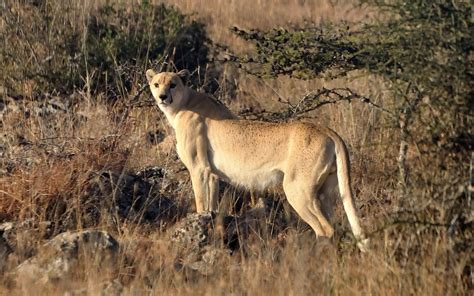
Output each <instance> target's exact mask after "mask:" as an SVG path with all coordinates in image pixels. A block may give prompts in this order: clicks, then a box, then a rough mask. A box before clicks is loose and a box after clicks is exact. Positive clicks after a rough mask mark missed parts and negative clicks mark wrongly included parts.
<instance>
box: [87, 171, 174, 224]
mask: <svg viewBox="0 0 474 296" xmlns="http://www.w3.org/2000/svg"><path fill="white" fill-rule="evenodd" d="M163 175H164V170H163V169H162V168H159V167H149V168H145V169H143V170H141V171H138V172H136V173H133V172H132V173H128V174H121V175H119V174H116V173H113V172H111V171H103V172H98V173H94V174H93V176H91V178H90V180H89V181H88V185H87V187H86V189H85V190H84V193H83V194H84V196H85V199H94V200H97V201H98V202H101V203H106V205H103V206H101V207H99V208H109V209H114V210H116V211H117V214H118V215H119V216H120V217H121V218H126V219H129V220H132V221H134V222H140V221H143V220H144V221H150V222H154V223H161V222H163V223H165V222H168V221H169V220H171V219H173V218H174V216H175V215H174V213H175V206H176V205H175V203H174V202H173V201H172V200H171V199H169V198H167V197H165V196H164V195H162V194H161V192H160V189H161V183H162V179H163Z"/></svg>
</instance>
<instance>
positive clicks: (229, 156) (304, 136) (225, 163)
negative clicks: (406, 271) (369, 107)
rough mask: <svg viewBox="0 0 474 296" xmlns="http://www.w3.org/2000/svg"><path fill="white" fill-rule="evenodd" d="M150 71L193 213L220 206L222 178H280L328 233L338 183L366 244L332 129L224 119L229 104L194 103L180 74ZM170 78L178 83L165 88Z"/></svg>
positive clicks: (266, 182)
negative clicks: (191, 191)
mask: <svg viewBox="0 0 474 296" xmlns="http://www.w3.org/2000/svg"><path fill="white" fill-rule="evenodd" d="M152 74H154V73H153V72H150V70H148V71H147V77H148V80H149V84H150V88H151V91H152V93H153V96H154V97H155V99H156V100H157V102H158V106H159V107H160V109H161V110H162V111H163V112H164V113H165V115H166V117H167V118H168V120H169V122H170V123H171V125H172V126H173V128H174V130H175V132H176V140H177V152H178V155H179V157H180V159H181V160H182V161H183V163H184V165H185V166H186V167H187V168H188V170H189V172H190V175H191V181H192V185H193V189H194V194H195V198H196V208H197V211H198V212H201V211H216V210H217V195H218V180H219V179H223V180H226V181H227V182H230V183H233V184H235V185H239V186H243V187H245V188H248V189H260V190H262V189H265V188H267V187H271V186H275V185H278V184H282V185H283V189H284V191H285V195H286V197H287V199H288V202H289V203H290V204H291V205H292V206H293V208H294V209H295V210H296V212H297V213H298V214H299V215H300V216H301V218H302V219H303V220H304V221H306V222H307V223H308V224H309V225H310V226H311V227H312V228H313V230H314V231H315V233H316V235H317V236H323V237H331V236H332V235H333V233H334V229H333V227H332V225H331V223H330V220H331V218H332V217H331V215H332V207H333V199H332V193H333V191H334V188H335V186H337V185H339V191H340V194H341V197H342V201H343V205H344V209H345V211H346V214H347V217H348V219H349V223H350V225H351V228H352V231H353V233H354V235H355V237H356V238H357V240H358V246H359V248H360V249H361V250H366V247H367V243H368V240H367V239H365V237H364V234H363V232H362V229H361V227H360V225H359V220H358V218H357V214H356V209H355V206H354V201H353V196H352V190H351V187H350V174H349V157H348V153H347V149H346V146H345V144H344V142H343V141H342V139H341V138H340V137H339V136H338V135H337V134H336V133H335V132H334V131H332V130H330V129H328V128H324V127H319V126H315V125H312V124H309V123H298V122H295V123H279V124H274V123H264V122H254V121H245V120H236V119H226V118H228V117H231V116H230V115H228V114H227V111H225V110H227V109H225V110H224V111H222V108H221V107H219V106H218V105H214V104H210V103H203V104H202V105H201V101H197V100H196V101H194V100H195V97H192V96H190V95H189V94H192V93H195V92H193V91H191V90H190V89H189V88H187V87H185V86H184V84H183V83H182V81H181V79H180V78H179V76H180V75H179V73H178V74H174V73H160V74H154V75H152ZM171 84H173V85H175V87H174V88H173V89H171V90H170V88H169V86H170V85H171ZM166 94H168V95H166ZM160 95H161V96H162V97H161V98H160ZM170 95H172V96H173V98H174V99H173V100H172V102H171V101H170V100H169V96H170ZM202 102H206V100H204V101H202ZM189 106H194V107H193V108H190V107H189ZM197 106H201V107H200V108H198V107H197ZM221 112H222V113H221ZM219 114H221V116H219ZM232 117H233V116H232Z"/></svg>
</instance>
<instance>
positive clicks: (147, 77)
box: [145, 69, 156, 83]
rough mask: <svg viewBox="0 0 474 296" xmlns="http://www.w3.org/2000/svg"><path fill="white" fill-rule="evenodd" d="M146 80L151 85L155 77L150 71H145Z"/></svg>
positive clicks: (153, 72)
mask: <svg viewBox="0 0 474 296" xmlns="http://www.w3.org/2000/svg"><path fill="white" fill-rule="evenodd" d="M145 75H146V80H148V83H151V81H152V80H153V77H155V75H156V73H155V71H153V70H152V69H148V70H146V74H145Z"/></svg>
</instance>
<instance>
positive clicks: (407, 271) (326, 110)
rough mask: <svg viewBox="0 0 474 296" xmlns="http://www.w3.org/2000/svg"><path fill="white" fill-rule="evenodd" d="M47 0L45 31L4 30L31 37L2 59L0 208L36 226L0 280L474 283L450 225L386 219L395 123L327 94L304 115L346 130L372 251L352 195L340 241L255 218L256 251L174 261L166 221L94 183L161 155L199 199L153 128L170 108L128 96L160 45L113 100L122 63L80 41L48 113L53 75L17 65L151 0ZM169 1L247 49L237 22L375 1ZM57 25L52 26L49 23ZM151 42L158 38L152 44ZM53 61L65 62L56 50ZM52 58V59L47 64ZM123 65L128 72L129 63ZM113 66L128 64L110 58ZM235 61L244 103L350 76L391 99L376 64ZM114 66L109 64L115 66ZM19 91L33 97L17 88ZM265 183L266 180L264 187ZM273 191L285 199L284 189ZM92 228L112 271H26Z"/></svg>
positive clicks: (235, 290)
mask: <svg viewBox="0 0 474 296" xmlns="http://www.w3.org/2000/svg"><path fill="white" fill-rule="evenodd" d="M45 2H47V4H48V7H49V8H50V9H51V12H49V14H48V15H49V16H50V17H51V19H49V21H53V22H55V21H58V22H57V23H55V25H54V30H51V31H48V30H46V31H44V30H43V29H44V28H43V29H38V27H37V24H35V23H31V24H28V26H27V28H28V30H29V32H23V33H22V32H19V35H18V37H16V38H13V37H12V39H9V40H6V43H5V45H4V46H7V45H8V44H10V43H8V42H23V43H22V45H23V46H24V47H17V51H18V52H17V56H16V57H14V59H15V61H18V62H17V64H14V65H12V64H11V65H12V66H11V67H13V68H8V69H7V68H5V69H4V71H3V74H2V75H3V76H2V79H4V80H5V85H7V82H8V83H10V85H12V86H13V87H12V89H15V92H16V93H12V92H11V91H10V90H8V91H5V92H4V93H2V94H0V95H1V96H2V99H3V102H4V103H5V104H6V105H8V106H17V109H16V110H13V111H9V112H8V113H5V114H3V116H2V118H1V129H2V130H1V132H2V139H1V140H2V142H1V145H2V157H3V159H2V160H1V161H0V163H1V166H2V172H3V173H2V175H0V222H4V221H15V222H18V223H22V222H25V221H33V222H32V223H33V226H31V227H30V226H28V227H26V229H23V230H22V229H20V230H18V233H17V235H16V237H15V238H14V239H13V241H12V243H13V244H14V247H15V249H16V252H15V254H14V255H12V256H11V257H10V259H9V262H8V266H7V268H6V272H4V273H3V274H2V278H1V279H0V294H2V293H8V294H11V293H13V294H36V293H38V291H40V293H43V294H64V293H65V292H67V291H69V292H70V291H74V290H77V289H83V290H82V291H83V292H85V293H87V294H92V295H95V294H100V293H101V291H103V290H104V289H105V286H104V283H105V284H107V283H108V282H109V281H110V280H112V279H116V280H117V281H119V282H120V283H121V285H123V287H124V288H123V293H124V294H127V295H136V294H150V295H156V294H158V295H182V294H195V295H227V294H244V295H254V294H262V295H267V294H268V295H314V294H338V295H340V294H343V295H345V294H350V295H379V294H383V295H400V294H402V295H405V294H421V295H446V294H456V295H458V294H461V295H462V294H468V293H469V290H468V287H471V288H472V274H471V273H472V271H470V269H469V267H466V266H469V264H468V262H472V254H468V253H467V254H463V255H462V256H464V257H463V258H461V260H456V262H461V263H456V264H457V265H456V266H451V265H452V264H453V263H451V262H452V260H451V259H450V257H449V252H447V251H446V250H448V249H449V248H450V242H449V241H447V240H446V239H445V238H444V236H439V235H438V233H436V232H432V233H429V234H428V235H424V236H423V237H422V236H421V235H420V233H418V232H415V231H413V232H409V231H408V232H407V231H406V229H404V230H403V231H404V232H403V233H402V232H401V231H400V228H397V227H398V226H397V225H392V224H390V223H388V222H389V217H390V215H391V214H392V213H393V212H395V211H396V210H397V200H396V195H395V194H394V189H395V179H396V165H395V163H394V159H395V155H396V153H397V147H394V145H393V142H394V138H395V135H394V134H393V130H392V127H391V126H389V125H387V123H386V122H384V121H383V120H382V118H381V116H380V114H378V113H377V111H375V110H373V109H371V108H370V107H368V106H366V105H362V104H357V103H352V104H349V103H343V104H338V105H328V106H325V107H323V108H320V109H318V110H317V112H314V113H312V114H310V117H309V118H307V119H305V120H308V121H312V122H317V123H320V124H324V125H327V126H330V127H332V128H334V129H335V130H336V131H337V132H338V133H340V134H341V136H342V137H343V138H344V139H345V140H346V142H347V143H348V146H349V149H350V155H351V160H352V165H353V167H352V175H353V180H354V181H353V183H354V184H353V187H354V189H355V193H356V198H357V200H356V204H357V207H358V208H359V213H360V216H361V222H362V226H363V228H364V229H366V230H367V232H368V233H369V235H370V236H371V239H372V246H371V249H372V251H371V252H370V253H368V254H361V253H360V252H359V251H358V250H357V248H356V247H355V244H354V241H353V240H351V237H350V234H349V233H350V231H349V226H348V223H347V221H346V218H345V214H344V213H343V211H342V206H341V203H340V202H337V204H338V207H337V209H336V214H337V219H336V220H337V221H338V222H337V229H338V230H337V235H336V238H335V239H334V240H332V241H318V240H316V239H315V237H314V235H313V233H312V232H311V231H306V229H307V227H304V225H302V227H296V228H291V229H287V230H286V231H284V232H283V233H281V234H280V235H279V236H276V237H274V236H266V235H264V233H262V232H257V233H254V234H252V235H251V238H250V239H249V242H248V243H249V245H248V247H247V249H248V251H247V254H242V253H238V252H237V253H236V254H233V255H228V254H222V255H221V256H219V257H218V259H217V261H216V262H215V263H214V266H213V268H212V270H210V272H209V274H207V275H202V274H199V273H196V272H193V271H192V270H189V269H180V268H177V267H176V266H177V259H176V258H178V257H179V256H178V255H179V254H178V252H177V250H176V249H175V246H174V245H173V244H171V242H170V240H169V235H170V233H169V230H167V229H168V228H167V227H159V226H158V225H155V224H153V223H138V222H137V221H136V220H130V219H120V218H117V217H116V216H114V215H113V214H112V217H111V216H107V215H106V213H113V209H111V207H112V206H111V205H110V204H107V203H104V202H101V201H97V200H94V198H92V197H91V196H87V195H84V194H83V193H84V189H85V188H87V184H88V181H89V180H90V176H91V174H93V173H95V172H100V171H111V172H114V173H116V174H118V175H124V174H126V173H128V172H130V171H133V170H135V169H137V168H143V167H146V166H151V165H156V166H160V167H163V168H164V169H165V171H168V172H170V174H169V175H165V177H164V178H165V181H173V180H174V181H176V180H178V181H179V182H180V184H181V185H180V186H181V187H170V188H171V189H168V191H166V192H165V193H166V194H168V195H169V196H170V197H171V198H173V199H176V200H179V201H180V203H181V204H189V203H192V201H189V199H190V198H191V197H192V190H191V186H190V183H189V177H188V175H187V173H186V171H185V170H183V169H184V167H183V166H182V164H181V163H180V162H179V160H177V159H176V155H174V154H173V152H172V151H171V152H170V151H163V149H160V147H159V146H157V145H155V144H154V143H152V142H150V141H149V140H148V139H147V135H148V134H149V133H155V132H156V131H157V130H158V131H161V132H164V133H169V131H170V130H169V127H168V126H167V123H166V119H165V118H164V116H162V114H160V113H159V112H158V110H157V109H156V108H154V107H146V106H145V107H132V106H131V105H130V98H131V97H134V96H135V95H136V93H137V90H138V89H139V88H140V87H141V85H142V84H143V83H144V77H141V76H140V73H141V72H140V71H141V70H142V68H141V67H143V69H144V68H146V67H147V66H150V62H151V65H154V66H156V64H153V62H154V60H153V58H152V57H148V60H147V58H143V57H142V58H143V63H142V64H140V67H138V69H137V68H133V67H131V68H132V70H133V71H134V72H133V75H135V76H133V79H130V80H129V82H128V83H129V85H128V86H127V87H124V88H123V89H122V90H121V91H120V92H117V93H116V94H113V96H114V99H113V100H110V96H112V94H111V92H110V88H108V87H107V86H105V87H104V85H105V83H107V84H109V83H113V84H114V85H121V83H122V82H123V79H124V78H123V77H124V76H123V75H122V74H120V75H115V76H114V78H113V80H112V81H111V80H109V78H110V76H103V77H102V78H104V79H103V80H100V79H99V78H98V73H99V72H98V71H101V70H103V69H101V68H100V67H97V68H94V66H93V62H92V61H90V60H88V58H87V56H88V55H87V51H88V50H90V48H89V49H87V48H85V47H79V48H78V49H77V54H78V55H80V56H81V57H82V58H81V59H82V61H81V67H82V66H83V67H85V68H84V69H85V71H84V72H81V73H82V76H80V77H76V78H77V82H76V84H75V87H72V88H68V90H67V91H65V92H63V93H62V94H61V95H59V96H58V98H59V100H64V101H68V100H72V101H73V103H72V104H71V105H70V106H71V107H68V109H67V110H65V111H64V112H63V111H60V112H54V113H52V114H49V115H47V116H44V115H42V114H38V113H35V112H33V111H32V110H34V106H37V105H35V104H37V103H35V102H34V101H36V100H37V99H38V97H42V96H43V95H44V93H42V90H43V89H44V86H42V85H41V82H42V80H37V81H36V80H35V79H34V78H32V77H28V76H27V75H26V76H25V75H24V72H22V71H17V70H15V69H16V68H15V67H23V68H24V69H32V68H41V67H42V64H41V63H42V59H46V58H47V57H48V54H47V52H49V51H51V52H55V51H56V52H57V51H59V48H60V45H61V40H62V39H60V38H59V37H60V35H58V32H60V31H61V30H62V29H67V30H71V31H73V32H74V34H77V35H78V36H79V38H78V40H85V39H86V38H87V36H88V34H90V33H91V32H89V31H88V30H89V29H90V26H89V25H88V22H89V21H90V20H91V18H92V17H94V18H96V21H97V22H100V21H101V20H103V18H105V16H103V15H101V14H98V11H99V10H100V8H101V7H103V5H104V3H109V4H110V3H117V4H119V5H121V7H123V8H124V13H125V15H129V14H128V13H129V12H130V11H131V10H132V7H134V6H135V5H137V4H140V3H142V2H141V1H84V2H76V1H71V2H68V1H66V2H61V3H60V2H58V1H45ZM162 2H165V3H166V4H172V5H174V6H176V7H177V8H179V9H180V10H181V11H182V12H184V13H188V14H191V16H190V20H186V21H184V23H186V24H189V23H190V22H191V19H192V20H196V21H199V22H202V23H203V24H205V28H206V30H207V31H206V32H207V33H208V36H209V37H210V39H211V40H212V42H214V43H221V44H224V45H226V46H228V47H230V48H232V49H233V50H235V51H239V52H246V51H247V50H248V47H249V44H247V43H244V42H243V41H242V40H240V39H236V37H235V36H234V35H233V34H232V33H231V32H230V31H229V30H228V28H229V27H231V26H239V27H247V28H254V27H255V28H271V27H275V26H285V25H286V24H288V23H300V22H303V21H304V20H309V21H314V22H320V21H324V20H331V21H340V20H351V21H358V20H361V19H363V18H365V17H367V16H368V15H369V12H367V11H366V10H364V8H360V7H353V6H352V2H351V1H309V0H308V1H301V0H298V1H297V0H279V1H270V0H261V1H260V0H253V1H250V0H241V1H220V0H209V1H175V0H170V1H152V3H155V4H156V3H162ZM32 3H33V4H32ZM34 3H37V1H17V0H12V1H7V5H9V7H11V8H12V9H13V10H14V11H13V12H14V13H17V14H19V15H21V16H22V17H24V20H25V21H27V20H36V18H35V16H33V14H34V13H35V9H34V7H33V6H32V5H34ZM332 3H335V4H332ZM65 7H67V8H68V9H67V10H65V9H64V8H65ZM30 14H32V16H30ZM9 20H11V19H9ZM59 20H60V21H59ZM6 21H7V18H5V19H4V18H2V27H1V29H5V28H6V23H5V22H6ZM128 21H130V20H128ZM107 22H108V24H110V23H113V22H119V23H120V22H124V23H125V24H127V20H124V19H121V18H120V17H118V16H117V17H116V18H111V19H110V18H109V19H108V20H107ZM145 25H146V24H143V26H145ZM22 28H25V27H22ZM46 28H50V29H52V27H51V26H50V27H48V26H46ZM129 28H131V27H129ZM61 32H62V31H61ZM127 32H128V33H127V34H129V35H130V36H132V35H134V34H138V33H137V32H138V31H133V30H131V31H127ZM62 33H64V34H66V33H67V32H62ZM35 34H38V36H47V37H48V38H50V39H51V40H50V39H47V40H36V39H28V40H27V39H25V38H30V37H31V38H33V36H34V35H35ZM41 34H45V35H41ZM28 36H30V37H28ZM127 36H128V35H127ZM35 38H37V37H35ZM55 38H56V39H55ZM53 39H55V40H53ZM150 41H151V42H152V40H150ZM28 43H30V45H28ZM30 46H31V47H30ZM150 46H151V45H150V44H148V45H146V46H145V47H144V49H145V50H146V49H149V47H150ZM102 50H103V48H102ZM171 52H172V51H171ZM9 54H14V52H10V53H9ZM40 57H41V58H40ZM111 57H116V55H111ZM1 58H2V61H3V62H4V61H5V60H6V59H8V58H9V57H8V56H7V55H6V54H5V51H3V52H2V57H1ZM137 58H138V57H137ZM36 59H38V60H39V61H36ZM112 62H114V61H112ZM45 63H48V61H46V62H45ZM48 67H53V68H54V70H55V71H64V70H62V69H61V67H59V68H57V67H56V66H55V65H52V64H49V65H48ZM12 69H13V70H12ZM44 69H48V68H41V70H40V71H44ZM123 70H124V71H125V72H126V71H127V68H123ZM132 70H131V71H132ZM111 71H118V69H117V68H115V67H114V66H112V67H111ZM200 71H204V68H201V69H200ZM229 71H236V70H233V69H229ZM26 72H28V71H26ZM58 73H60V72H58ZM103 73H105V72H103ZM236 73H237V74H236V75H235V76H233V77H234V78H235V80H236V82H237V92H236V94H235V98H232V100H228V101H226V103H228V104H229V105H230V107H231V108H232V109H233V110H234V111H235V112H239V111H240V110H241V109H243V108H248V107H252V108H260V109H266V110H274V111H278V110H281V109H282V108H283V107H284V105H282V104H281V103H279V102H278V98H280V99H283V100H295V99H296V98H298V97H300V96H301V95H303V94H305V93H306V92H308V91H310V90H312V89H315V88H316V87H320V86H327V87H337V86H344V87H346V86H350V87H351V88H353V89H355V90H357V91H359V92H361V93H364V94H366V95H370V96H371V97H372V98H376V99H377V100H378V101H377V102H378V103H380V104H391V101H390V97H389V96H388V95H387V92H386V88H385V87H384V83H383V82H382V81H380V80H379V79H377V77H368V76H356V75H353V76H350V77H346V78H344V79H339V80H337V81H331V82H329V81H324V80H317V79H315V80H310V81H298V80H293V79H289V78H285V77H279V78H276V79H273V80H260V79H257V78H256V77H253V76H249V75H247V74H246V73H244V72H236ZM115 74H117V73H115ZM125 74H126V73H125ZM125 74H124V75H125ZM15 75H18V77H17V76H15ZM107 75H108V74H107ZM105 77H108V78H107V79H106V80H105ZM62 78H63V77H61V79H62ZM102 78H101V79H102ZM105 81H107V82H105ZM43 82H44V81H43ZM93 85H96V88H94V87H93ZM73 93H74V95H72V94H73ZM53 95H54V94H53ZM69 95H72V96H71V97H69ZM20 97H22V98H29V99H31V100H20ZM50 98H51V97H50V95H49V96H46V99H45V100H50ZM147 98H149V94H148V93H147V92H145V93H144V94H143V95H141V97H140V99H141V100H146V99H147ZM221 99H224V100H225V98H221ZM409 157H413V158H416V157H417V151H409ZM8 166H11V168H7V167H8ZM117 189H118V188H117ZM239 194H240V193H235V192H234V191H232V190H227V191H226V193H225V195H224V196H223V197H222V198H223V199H231V198H234V197H235V195H239ZM268 194H269V193H260V196H261V195H268ZM270 195H271V194H270ZM275 198H277V199H282V202H283V203H285V201H284V200H283V197H282V195H281V194H279V193H278V190H276V193H275ZM98 205H99V206H100V207H102V208H99V209H95V210H97V211H98V213H101V215H99V216H100V217H101V218H100V219H95V217H92V216H91V213H95V212H94V211H92V212H91V208H89V207H88V206H91V207H97V206H98ZM191 207H192V206H191ZM46 221H49V222H52V223H53V225H55V226H57V228H55V229H53V231H52V232H51V231H50V230H48V231H46V230H44V229H42V228H41V226H40V225H42V224H41V223H42V222H46ZM297 224H298V223H295V225H297ZM84 228H99V229H106V230H108V231H109V232H110V233H111V234H112V235H113V236H114V237H115V238H116V239H117V240H118V241H119V243H120V246H121V247H120V256H119V260H118V261H117V262H116V263H115V264H113V265H112V266H110V271H109V272H103V269H102V267H100V266H99V267H98V266H96V265H94V264H91V262H88V258H84V260H83V264H80V265H79V266H77V267H76V271H75V273H74V275H73V276H72V278H71V279H69V280H68V281H64V282H62V283H60V284H54V283H46V284H45V283H43V282H36V283H35V282H31V281H27V280H26V281H25V280H24V279H22V278H18V277H17V276H16V274H15V273H14V271H15V267H16V265H17V264H19V263H20V262H22V261H23V260H25V259H27V258H29V257H31V256H33V255H34V254H35V252H36V250H37V248H38V246H39V245H41V244H42V243H43V242H44V241H45V239H47V238H50V237H51V236H52V235H54V234H57V233H59V232H61V231H64V230H76V229H84ZM427 231H428V230H427ZM428 232H429V231H428ZM420 239H424V240H425V241H420ZM415 244H418V245H419V244H421V245H422V246H423V248H422V249H421V251H420V249H416V250H415V249H414V248H411V247H412V246H413V245H415ZM469 260H471V261H469ZM462 262H464V265H463V264H462Z"/></svg>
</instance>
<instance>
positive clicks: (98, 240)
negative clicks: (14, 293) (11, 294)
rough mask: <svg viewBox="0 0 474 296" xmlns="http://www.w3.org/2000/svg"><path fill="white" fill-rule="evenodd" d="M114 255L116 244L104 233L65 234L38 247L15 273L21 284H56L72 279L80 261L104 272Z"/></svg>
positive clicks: (116, 248) (82, 232)
mask: <svg viewBox="0 0 474 296" xmlns="http://www.w3.org/2000/svg"><path fill="white" fill-rule="evenodd" d="M117 252H118V243H117V241H116V240H115V239H114V238H113V237H112V236H111V235H110V234H108V233H107V232H105V231H100V230H85V231H79V232H65V233H61V234H59V235H57V236H56V237H54V238H53V239H51V240H50V241H48V242H47V243H45V244H44V245H43V246H41V247H40V248H39V250H38V254H37V255H36V256H34V257H32V258H30V259H28V260H26V261H25V262H23V263H22V264H20V265H19V266H18V267H17V270H16V273H17V275H18V278H19V279H21V280H22V281H28V280H29V281H33V282H42V283H46V282H56V281H59V280H62V279H66V278H68V277H69V276H71V275H72V274H73V272H74V269H75V267H76V266H77V264H78V262H79V261H80V260H88V261H87V263H88V264H93V265H95V266H100V268H101V269H102V268H104V269H106V268H107V267H108V266H111V264H112V263H113V261H114V260H115V259H116V255H117ZM89 260H90V261H89Z"/></svg>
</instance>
